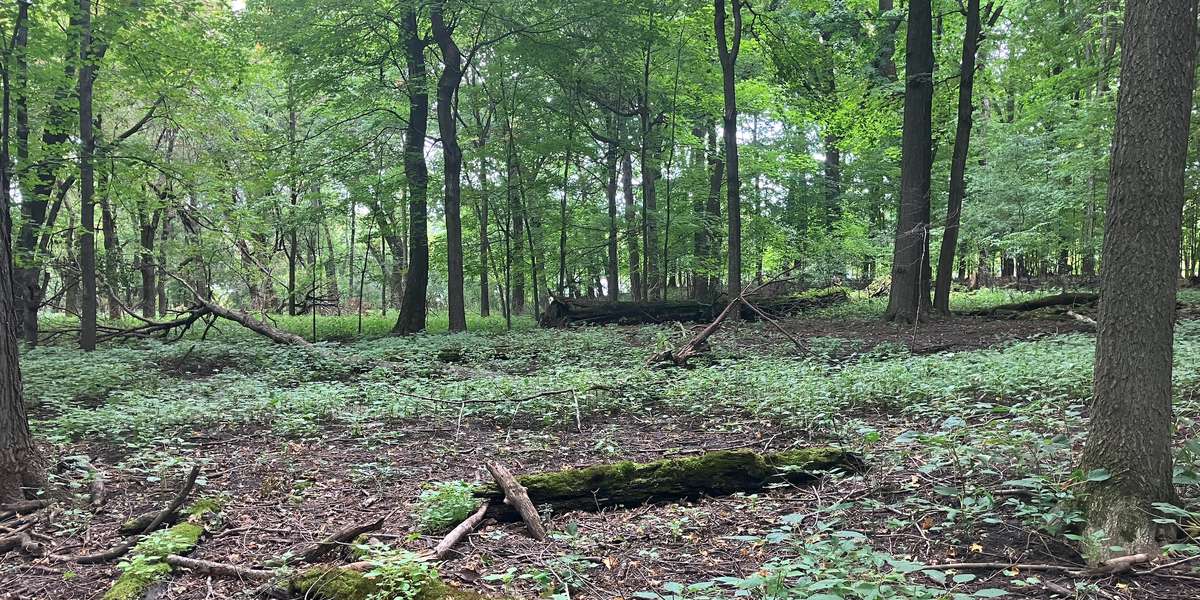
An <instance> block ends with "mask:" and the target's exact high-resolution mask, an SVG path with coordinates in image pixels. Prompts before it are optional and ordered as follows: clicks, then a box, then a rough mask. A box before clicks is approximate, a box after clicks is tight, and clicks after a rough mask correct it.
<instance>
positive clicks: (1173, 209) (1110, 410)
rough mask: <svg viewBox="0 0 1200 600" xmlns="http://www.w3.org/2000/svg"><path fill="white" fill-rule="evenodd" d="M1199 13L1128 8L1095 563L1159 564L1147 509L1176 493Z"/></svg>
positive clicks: (1095, 438) (1111, 199)
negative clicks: (1178, 318)
mask: <svg viewBox="0 0 1200 600" xmlns="http://www.w3.org/2000/svg"><path fill="white" fill-rule="evenodd" d="M1195 37H1196V3H1195V2H1194V1H1192V0H1161V1H1158V2H1152V1H1150V0H1128V1H1127V2H1126V4H1125V30H1124V33H1123V35H1122V42H1121V49H1122V50H1121V71H1120V72H1121V85H1120V89H1119V91H1118V94H1117V118H1116V126H1115V129H1114V130H1113V145H1112V160H1111V163H1110V166H1109V191H1108V210H1107V212H1106V218H1105V230H1104V247H1103V257H1104V269H1103V272H1102V274H1101V278H1102V279H1101V287H1100V293H1101V298H1102V300H1101V302H1100V315H1099V331H1098V335H1097V339H1096V365H1095V393H1094V400H1093V401H1092V404H1091V411H1090V412H1091V423H1090V425H1089V429H1088V437H1087V443H1086V445H1085V446H1084V450H1083V456H1082V465H1083V469H1084V471H1085V472H1092V471H1093V470H1096V469H1103V470H1104V471H1106V472H1107V473H1108V474H1109V477H1108V478H1107V479H1106V480H1104V481H1095V482H1092V483H1090V484H1089V485H1088V490H1087V491H1088V494H1087V496H1086V501H1085V506H1086V509H1087V519H1088V524H1087V528H1086V531H1085V539H1095V538H1092V537H1090V536H1089V535H1088V534H1097V535H1098V537H1099V538H1100V539H1099V540H1098V541H1097V543H1096V544H1095V547H1092V548H1088V549H1087V550H1088V552H1087V555H1088V559H1089V560H1090V561H1091V562H1093V563H1099V562H1102V561H1103V560H1104V559H1107V558H1111V557H1112V556H1113V555H1114V551H1113V550H1111V548H1112V547H1114V546H1119V547H1121V551H1120V552H1119V553H1120V554H1131V553H1136V552H1154V553H1157V548H1158V541H1157V533H1158V525H1157V524H1155V523H1154V522H1153V521H1152V520H1151V519H1152V517H1153V516H1154V513H1155V511H1154V509H1153V508H1152V506H1151V505H1152V504H1153V503H1156V502H1166V503H1174V504H1178V503H1179V498H1178V496H1177V494H1176V491H1175V488H1174V486H1173V484H1172V464H1171V463H1172V459H1171V433H1172V427H1173V422H1174V420H1173V415H1172V410H1171V370H1172V355H1173V347H1172V344H1173V338H1174V327H1175V310H1176V309H1175V302H1176V299H1175V293H1176V287H1177V284H1178V273H1177V271H1178V268H1179V245H1180V230H1181V223H1180V219H1181V212H1182V209H1183V202H1184V169H1185V165H1186V160H1187V147H1188V127H1189V125H1190V114H1191V109H1192V91H1193V85H1194V77H1195V53H1196V46H1195Z"/></svg>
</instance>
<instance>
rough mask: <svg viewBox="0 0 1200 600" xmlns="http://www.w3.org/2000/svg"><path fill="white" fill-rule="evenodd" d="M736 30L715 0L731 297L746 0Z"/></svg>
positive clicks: (736, 259)
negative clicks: (737, 70) (730, 28)
mask: <svg viewBox="0 0 1200 600" xmlns="http://www.w3.org/2000/svg"><path fill="white" fill-rule="evenodd" d="M732 8H733V31H732V34H731V37H732V40H731V39H729V37H727V35H726V34H727V32H726V26H725V21H726V14H725V13H726V11H725V0H713V10H714V11H715V12H714V15H715V16H714V29H715V31H716V36H717V55H718V58H719V59H720V61H721V82H722V89H723V95H724V102H725V112H724V116H723V125H724V130H725V131H724V134H725V170H726V173H725V183H726V185H725V188H726V192H727V198H728V206H727V207H726V209H727V210H728V212H729V215H728V216H729V241H728V245H727V248H726V250H727V252H728V255H729V264H728V266H729V269H728V279H727V281H726V284H727V291H728V293H729V295H730V296H731V297H736V296H738V295H739V294H741V292H742V199H741V189H742V183H741V179H740V177H739V175H738V142H737V120H738V108H737V79H736V77H737V74H736V73H735V71H734V69H735V67H736V65H737V58H738V53H739V52H740V51H741V45H742V3H741V1H740V0H734V2H733V6H732Z"/></svg>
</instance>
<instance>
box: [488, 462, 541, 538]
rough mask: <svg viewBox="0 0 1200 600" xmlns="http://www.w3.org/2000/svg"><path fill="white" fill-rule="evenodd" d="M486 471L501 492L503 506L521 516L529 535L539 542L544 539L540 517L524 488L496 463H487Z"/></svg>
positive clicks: (502, 466)
mask: <svg viewBox="0 0 1200 600" xmlns="http://www.w3.org/2000/svg"><path fill="white" fill-rule="evenodd" d="M485 464H486V466H487V470H488V472H489V473H491V474H492V478H493V479H495V480H496V485H498V486H500V490H501V491H502V492H503V500H504V504H505V505H506V506H508V507H510V508H512V509H513V510H515V511H517V514H519V515H521V520H522V521H525V526H526V527H528V528H529V535H531V536H533V539H535V540H538V541H539V542H540V541H542V540H545V539H546V527H545V526H544V525H542V517H541V515H539V514H538V511H537V507H536V506H534V505H533V502H531V501H530V499H529V493H528V492H527V491H526V489H525V486H523V485H521V484H520V483H519V482H518V481H517V479H516V478H515V477H513V475H512V473H510V472H509V471H508V469H506V468H504V465H501V464H500V463H498V462H494V461H487V462H486V463H485Z"/></svg>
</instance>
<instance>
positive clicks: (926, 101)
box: [884, 0, 933, 323]
mask: <svg viewBox="0 0 1200 600" xmlns="http://www.w3.org/2000/svg"><path fill="white" fill-rule="evenodd" d="M906 43H907V45H906V51H905V54H906V56H907V57H908V58H907V60H906V61H905V67H904V69H905V79H906V83H905V92H904V135H903V140H902V142H901V149H902V152H903V157H902V159H901V165H900V180H901V182H900V194H901V196H900V218H899V223H898V224H897V226H896V244H895V249H894V251H893V254H892V289H891V295H890V297H889V298H888V308H887V312H886V313H885V315H884V318H885V319H888V320H890V321H899V322H907V323H914V322H916V321H918V320H920V319H923V318H924V317H925V315H926V313H927V312H928V310H929V279H930V277H929V176H930V169H931V167H932V164H933V138H932V135H933V127H932V114H933V17H932V9H931V7H930V1H929V0H915V1H914V2H912V3H910V4H909V12H908V38H907V42H906Z"/></svg>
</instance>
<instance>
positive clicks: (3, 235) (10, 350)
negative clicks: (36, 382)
mask: <svg viewBox="0 0 1200 600" xmlns="http://www.w3.org/2000/svg"><path fill="white" fill-rule="evenodd" d="M18 10H19V16H18V24H17V26H18V28H22V27H24V19H23V18H22V17H21V16H20V15H27V14H28V12H27V11H28V4H27V3H26V2H18ZM2 76H3V87H4V90H3V93H4V98H3V107H2V108H3V117H2V118H3V122H2V123H0V503H7V502H16V501H19V500H24V499H25V494H24V490H23V489H22V488H23V487H24V486H25V485H29V484H33V483H36V481H37V479H38V477H35V473H34V460H33V459H34V454H33V453H34V450H33V441H32V438H31V437H30V435H29V419H28V417H27V416H26V414H25V399H24V397H23V396H22V392H21V365H20V359H19V354H20V350H19V348H18V341H17V333H18V331H20V330H21V327H20V324H19V322H18V315H19V313H18V310H17V307H16V305H15V298H14V296H13V291H14V290H13V276H12V275H13V255H12V252H11V248H12V214H11V207H12V203H11V199H10V197H9V189H10V186H11V184H12V173H11V171H10V170H9V169H10V168H11V165H12V161H11V160H10V156H9V143H10V133H9V132H10V123H9V118H10V117H9V113H10V110H11V106H10V98H11V82H10V80H9V73H8V70H7V69H5V70H4V72H3V74H2ZM18 83H21V82H18Z"/></svg>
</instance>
